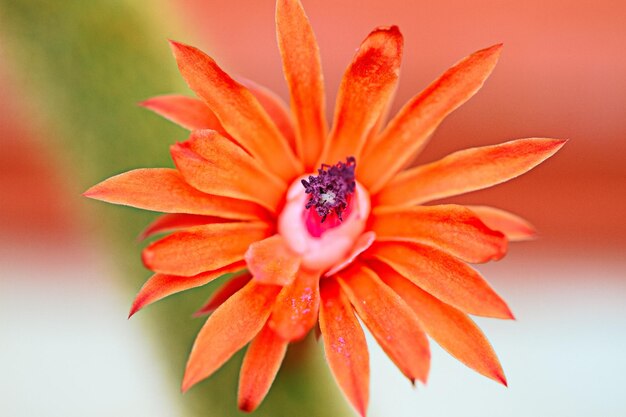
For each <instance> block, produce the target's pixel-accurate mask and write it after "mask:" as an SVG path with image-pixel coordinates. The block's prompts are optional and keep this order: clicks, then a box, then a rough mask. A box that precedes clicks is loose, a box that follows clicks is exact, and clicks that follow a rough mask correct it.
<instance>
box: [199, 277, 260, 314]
mask: <svg viewBox="0 0 626 417" xmlns="http://www.w3.org/2000/svg"><path fill="white" fill-rule="evenodd" d="M251 279H252V275H250V274H248V273H245V274H242V275H237V276H236V277H232V278H230V279H229V280H228V281H226V282H225V283H224V284H222V286H221V287H219V288H218V289H217V290H215V292H213V294H211V297H209V299H208V300H207V302H206V303H204V305H203V306H202V307H200V309H199V310H198V311H196V312H195V313H193V316H194V317H200V316H204V315H206V314H209V313H212V312H213V311H214V310H215V309H217V308H218V307H219V306H221V305H222V304H223V303H224V302H225V301H226V300H228V299H229V298H230V297H232V295H233V294H235V293H236V292H237V291H239V290H240V289H242V288H243V287H245V286H246V284H247V283H248V282H250V280H251Z"/></svg>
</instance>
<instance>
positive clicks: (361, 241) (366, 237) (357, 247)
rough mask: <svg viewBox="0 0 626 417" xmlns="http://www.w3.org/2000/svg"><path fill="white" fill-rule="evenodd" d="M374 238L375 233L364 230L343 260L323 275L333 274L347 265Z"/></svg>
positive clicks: (366, 247)
mask: <svg viewBox="0 0 626 417" xmlns="http://www.w3.org/2000/svg"><path fill="white" fill-rule="evenodd" d="M375 240H376V233H374V232H371V231H370V232H365V233H363V234H362V235H361V236H359V238H358V239H357V241H356V243H355V244H354V247H353V248H352V251H351V252H350V254H349V255H348V256H347V257H346V259H345V260H343V261H341V262H340V263H338V264H337V265H335V266H333V267H332V268H331V269H330V270H328V271H327V272H326V273H325V274H324V276H325V277H329V276H331V275H335V274H336V273H337V272H339V271H341V270H342V269H344V268H346V267H347V266H349V265H350V264H351V263H352V262H354V260H355V259H356V258H357V257H358V256H359V255H360V254H362V253H363V252H365V251H366V250H367V249H368V248H369V247H370V246H372V244H373V243H374V241H375Z"/></svg>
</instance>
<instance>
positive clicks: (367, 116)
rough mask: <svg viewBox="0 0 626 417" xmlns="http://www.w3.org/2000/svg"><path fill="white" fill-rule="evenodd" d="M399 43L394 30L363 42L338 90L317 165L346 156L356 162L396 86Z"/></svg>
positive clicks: (378, 31) (379, 31)
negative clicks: (322, 150)
mask: <svg viewBox="0 0 626 417" xmlns="http://www.w3.org/2000/svg"><path fill="white" fill-rule="evenodd" d="M402 43H403V39H402V35H401V34H400V31H399V30H398V27H397V26H391V27H388V28H378V29H376V30H374V31H373V32H372V33H370V34H369V36H368V37H367V38H366V39H365V41H363V43H362V44H361V47H360V48H359V50H358V51H357V53H356V56H355V57H354V60H353V61H352V64H350V66H349V67H348V69H347V71H346V73H345V74H344V76H343V80H342V81H341V85H340V86H339V94H338V96H337V103H336V104H335V119H334V121H333V128H332V130H331V132H330V138H329V141H328V143H327V144H326V149H325V152H324V157H323V158H322V161H321V162H325V163H327V164H331V165H333V164H336V163H337V162H338V161H343V160H345V159H346V157H348V156H354V157H356V158H357V162H358V161H359V153H360V152H361V149H362V148H363V145H364V143H365V139H366V138H367V136H368V134H369V132H370V131H371V129H372V128H374V126H375V125H376V123H377V121H378V119H379V118H380V116H381V114H382V113H383V112H384V110H385V107H386V105H387V103H388V101H389V98H390V97H391V95H392V94H393V92H394V90H395V87H396V83H397V82H398V75H399V73H400V61H401V58H402ZM318 165H319V164H318Z"/></svg>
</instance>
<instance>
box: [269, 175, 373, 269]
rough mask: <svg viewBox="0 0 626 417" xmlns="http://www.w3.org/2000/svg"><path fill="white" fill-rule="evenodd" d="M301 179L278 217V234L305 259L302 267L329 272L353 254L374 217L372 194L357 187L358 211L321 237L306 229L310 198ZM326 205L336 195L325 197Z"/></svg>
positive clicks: (355, 208) (290, 193)
mask: <svg viewBox="0 0 626 417" xmlns="http://www.w3.org/2000/svg"><path fill="white" fill-rule="evenodd" d="M302 178H307V177H306V176H304V177H301V178H298V179H297V180H296V181H294V182H293V184H292V185H291V187H289V190H288V191H287V202H286V203H285V208H284V209H283V211H282V212H281V213H280V216H279V217H278V233H280V235H281V236H282V237H283V238H284V239H285V241H286V242H287V244H288V245H289V247H290V248H291V250H293V251H294V252H295V253H297V254H299V255H300V256H301V257H302V263H301V265H302V266H303V267H304V268H307V269H311V270H315V271H327V270H329V269H330V268H332V267H333V266H335V265H337V264H338V263H340V262H341V261H343V260H344V259H345V258H346V257H347V256H348V255H349V254H350V252H351V250H352V248H353V247H354V244H355V242H356V240H357V239H358V238H359V236H361V234H362V233H363V231H364V230H365V223H366V222H367V217H368V216H369V213H370V199H369V193H368V192H367V190H365V188H364V187H363V186H362V185H361V184H359V183H358V182H357V183H356V189H355V195H354V197H355V198H353V204H354V207H353V208H352V211H351V212H350V214H349V215H348V216H347V217H346V218H345V219H344V220H343V222H342V223H341V224H340V225H339V226H337V227H334V228H332V229H329V230H327V231H325V232H324V233H323V234H322V236H320V237H313V236H311V235H310V234H309V231H308V229H307V226H306V221H305V214H306V210H305V208H304V206H305V205H306V203H307V199H308V198H309V196H308V195H307V194H306V193H305V191H304V187H303V186H302V184H301V182H300V180H301V179H302ZM321 198H322V199H324V200H325V201H332V200H331V199H333V200H334V199H335V195H334V193H326V194H321Z"/></svg>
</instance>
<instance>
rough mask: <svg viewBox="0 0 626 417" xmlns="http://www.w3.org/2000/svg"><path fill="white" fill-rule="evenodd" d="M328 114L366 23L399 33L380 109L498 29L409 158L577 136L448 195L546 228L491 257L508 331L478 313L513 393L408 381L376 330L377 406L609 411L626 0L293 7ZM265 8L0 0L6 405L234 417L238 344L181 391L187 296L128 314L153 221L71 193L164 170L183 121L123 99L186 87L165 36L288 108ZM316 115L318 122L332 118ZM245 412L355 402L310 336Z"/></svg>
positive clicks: (412, 411) (617, 362)
mask: <svg viewBox="0 0 626 417" xmlns="http://www.w3.org/2000/svg"><path fill="white" fill-rule="evenodd" d="M303 3H304V5H305V8H306V9H307V12H308V14H309V17H310V19H311V21H312V23H313V26H314V29H315V31H316V33H317V37H318V41H319V43H320V48H321V53H322V60H323V66H324V70H325V75H326V85H327V93H328V97H329V99H328V101H329V104H330V106H329V107H332V103H333V101H334V94H335V92H336V90H337V86H338V84H339V80H340V77H341V75H342V73H343V70H344V68H345V67H346V65H347V64H348V63H349V61H350V59H351V57H352V55H353V53H354V51H355V48H356V47H357V46H358V44H359V43H360V41H361V40H362V39H363V38H364V36H365V35H366V34H367V33H368V32H369V31H370V30H371V29H372V28H374V27H375V26H378V25H389V24H397V25H399V26H400V28H401V30H402V32H403V34H404V36H405V53H404V57H405V58H404V63H403V69H402V75H401V82H400V87H399V90H398V93H397V97H396V101H395V105H394V108H393V110H397V109H398V108H399V107H400V106H401V104H402V103H404V102H405V101H406V100H408V99H409V98H410V97H411V96H413V95H414V94H415V93H417V92H418V91H419V90H421V89H422V88H423V87H425V86H426V85H427V84H428V83H429V82H430V81H431V80H433V79H434V78H435V77H436V76H437V75H439V74H440V73H441V72H443V71H444V70H445V69H447V68H448V67H449V66H450V65H451V64H453V63H454V62H456V61H457V60H458V59H460V58H462V57H464V56H465V55H467V54H469V53H471V52H473V51H474V50H477V49H480V48H483V47H486V46H489V45H492V44H494V43H498V42H504V44H505V49H504V53H503V55H502V57H501V60H500V63H499V64H498V67H497V68H496V70H495V72H494V73H493V75H492V76H491V78H490V79H489V80H488V81H487V83H486V85H485V87H484V88H483V90H482V91H481V92H480V93H479V94H478V95H477V96H476V97H475V98H473V99H472V100H471V101H470V102H469V103H467V104H466V105H464V106H463V107H462V108H461V109H459V110H457V111H456V112H455V113H453V114H452V115H451V116H450V117H449V118H448V119H447V121H445V122H444V124H443V125H442V126H441V127H440V128H439V130H438V131H437V132H436V133H435V134H434V136H433V138H432V141H431V143H430V144H429V146H428V147H427V149H426V150H425V152H424V153H423V154H422V155H421V156H420V158H419V161H418V162H427V161H432V160H435V159H438V158H440V157H442V156H444V155H445V154H447V153H449V152H452V151H454V150H457V149H461V148H465V147H470V146H477V145H486V144H493V143H498V142H502V141H504V140H508V139H514V138H521V137H532V136H547V137H556V138H567V139H570V141H569V143H568V144H567V145H566V146H565V147H564V148H563V150H562V151H561V152H559V154H558V155H557V156H556V157H554V158H553V159H551V160H550V161H549V162H548V163H546V164H544V165H542V166H540V167H538V168H537V169H535V170H534V171H532V172H531V173H529V174H527V175H525V176H523V177H521V178H519V179H516V180H514V181H511V182H510V183H507V184H505V185H501V186H499V187H497V188H495V189H492V190H486V191H481V192H476V193H473V194H471V195H467V196H463V197H459V198H457V199H456V200H455V201H459V202H472V203H484V204H490V205H494V206H496V207H501V208H505V209H508V210H511V211H513V212H516V213H518V214H520V215H523V216H524V217H526V218H528V219H529V220H531V221H532V222H533V223H534V224H535V225H536V226H537V228H538V229H539V230H540V233H541V236H540V239H538V240H536V241H533V242H526V243H522V244H514V245H512V247H511V252H510V253H509V255H507V257H506V258H505V259H503V260H502V261H500V262H498V263H494V264H489V265H484V266H481V267H480V270H481V271H482V272H484V274H485V275H486V276H487V278H488V279H489V280H490V282H491V283H492V284H493V285H494V286H495V287H496V288H497V289H498V290H499V292H500V293H501V294H503V295H504V296H505V298H506V299H507V300H508V301H509V303H510V305H511V307H512V308H513V311H514V312H515V314H516V316H517V318H518V319H517V321H515V322H498V321H495V320H479V324H480V325H481V326H482V327H483V328H484V329H485V332H486V333H487V335H488V336H489V338H490V340H491V341H492V343H493V345H494V347H495V348H496V350H497V352H498V353H499V356H500V359H501V360H502V363H503V365H504V368H505V372H506V373H507V377H508V379H509V388H508V389H505V388H503V387H500V386H498V385H496V384H495V383H493V382H491V381H489V380H486V379H485V378H482V377H480V376H478V375H475V374H473V373H472V372H471V371H470V370H468V369H467V368H465V367H464V366H463V365H461V364H459V363H457V362H456V361H454V360H453V359H451V358H449V357H448V356H447V355H446V354H445V353H444V352H442V351H441V349H439V348H437V347H433V350H434V352H433V354H434V356H433V366H432V371H431V377H430V381H429V384H428V386H426V387H422V386H419V387H418V388H417V389H414V388H412V387H411V385H410V383H408V382H407V381H405V380H404V378H403V377H402V375H401V374H400V372H399V371H398V370H397V369H395V367H394V366H393V364H392V363H391V362H390V361H389V360H388V359H387V358H386V357H385V356H384V354H383V353H382V352H381V351H380V349H379V348H377V347H376V346H375V344H374V343H371V344H370V347H371V356H372V384H371V385H372V386H371V397H372V401H371V405H370V415H371V416H387V415H394V416H407V417H408V416H450V415H459V416H483V417H484V416H503V415H506V416H531V415H533V416H567V417H571V416H607V417H611V416H616V417H617V416H624V415H626V398H625V397H624V395H623V387H624V386H626V356H625V355H624V352H626V255H625V254H626V220H625V218H626V117H624V111H625V110H624V109H625V108H626V77H625V76H624V74H626V54H625V53H624V51H625V48H626V24H624V23H625V19H624V16H626V3H624V2H622V1H617V0H615V1H602V0H600V1H593V2H592V1H583V0H578V1H560V0H553V1H538V0H529V1H525V2H509V1H497V0H493V1H487V0H480V1H473V2H465V1H461V0H444V1H438V2H427V1H411V2H409V1H406V0H405V1H403V0H385V1H374V0H371V1H355V0H334V1H331V0H315V1H313V0H304V1H303ZM273 14H274V2H273V0H254V1H253V0H230V1H217V0H178V1H174V0H91V1H89V2H84V1H79V0H64V1H58V0H20V1H15V0H0V38H1V39H2V42H0V91H1V100H0V147H1V148H0V335H1V336H0V337H1V340H0V369H1V372H0V375H1V376H0V415H3V416H5V415H6V416H34V415H46V416H81V415H90V416H109V415H113V414H116V415H136V416H174V415H185V416H206V415H211V416H235V415H239V413H238V412H237V411H236V401H235V397H234V393H235V392H236V377H237V369H238V366H239V364H238V363H237V362H238V361H240V359H241V358H240V356H238V357H237V358H235V359H234V360H233V361H231V363H229V364H228V365H227V366H226V367H225V368H224V369H223V370H221V371H220V372H218V373H217V374H216V375H215V376H214V377H213V378H211V379H210V380H208V381H206V382H203V383H202V384H200V385H199V386H198V387H196V388H194V389H193V390H192V391H191V392H190V393H188V394H186V395H184V396H183V395H181V394H180V393H179V390H178V385H179V382H180V380H181V377H182V372H183V369H184V363H185V361H186V357H187V354H188V351H189V348H190V346H191V343H192V342H193V336H194V334H195V333H196V331H197V330H198V328H199V327H200V326H201V324H202V321H201V320H192V319H191V318H190V315H191V313H192V312H193V311H195V309H196V308H197V307H198V306H199V305H200V304H201V303H202V302H203V301H204V299H205V298H206V297H207V296H208V295H209V294H210V291H211V288H202V289H198V290H194V291H191V292H189V293H185V294H179V295H175V296H172V297H170V298H169V299H167V300H165V301H163V302H161V303H159V304H157V305H154V306H151V307H149V308H148V309H147V310H146V311H142V312H141V313H140V314H138V315H137V316H136V317H133V319H132V320H130V321H128V320H126V312H127V309H128V307H129V306H130V303H131V300H132V298H133V296H134V293H135V292H136V291H137V290H138V289H139V287H140V286H141V283H142V282H143V281H144V280H145V279H146V278H147V277H148V276H149V272H148V271H146V270H145V269H143V267H142V266H141V262H140V257H139V253H140V249H141V245H140V244H139V243H137V241H136V236H137V235H138V233H139V232H140V230H141V229H142V228H143V227H144V226H145V225H146V224H147V223H148V222H149V220H150V219H152V218H153V217H154V214H150V213H143V212H140V211H138V210H134V209H130V208H122V207H114V206H107V205H105V204H100V203H97V202H93V201H88V200H86V199H84V198H82V197H81V196H80V193H81V192H82V191H84V190H85V189H86V188H87V187H88V186H90V185H92V184H94V183H96V182H98V181H100V180H102V179H104V178H106V177H108V176H111V175H113V174H116V173H119V172H122V171H125V170H128V169H131V168H136V167H146V166H147V167H156V166H171V161H169V160H168V153H167V148H168V146H169V145H170V144H171V143H174V142H175V141H179V140H183V139H184V138H185V132H184V131H183V130H182V129H180V128H177V127H175V126H173V125H171V124H169V123H168V122H166V121H164V120H161V119H159V118H158V117H156V116H154V115H152V114H150V113H149V112H147V111H145V110H142V109H140V108H138V107H137V106H136V103H137V102H138V101H140V100H142V99H145V98H147V97H150V96H152V95H157V94H161V93H168V92H182V93H187V92H188V90H187V89H186V87H185V85H184V83H183V82H182V80H181V79H180V78H179V77H178V75H177V71H176V68H175V63H174V61H173V59H172V58H171V56H170V52H169V48H168V45H167V42H166V40H167V39H168V38H171V39H176V40H180V41H183V42H186V43H191V44H194V45H197V46H199V47H201V48H202V49H203V50H205V51H206V52H208V53H209V54H210V55H212V56H213V57H215V58H216V59H217V60H218V62H219V63H220V64H221V65H222V66H223V67H225V68H226V69H227V70H228V71H229V72H230V73H234V74H239V75H242V76H244V77H247V78H250V79H253V80H255V81H257V82H259V83H261V84H264V85H267V86H269V87H271V88H272V89H274V90H275V91H277V92H278V93H279V94H280V95H281V96H282V97H283V98H287V90H286V86H285V83H284V80H283V78H282V74H281V63H280V58H279V55H278V51H277V47H276V42H275V34H274V22H273ZM329 116H330V115H329ZM257 415H259V416H261V415H263V416H270V415H271V416H274V417H282V416H289V417H293V416H298V417H299V416H311V417H327V416H328V417H336V416H342V415H346V416H349V415H352V414H351V411H350V410H349V409H348V407H347V406H346V404H345V402H344V401H343V399H342V398H341V396H340V395H339V393H338V390H337V389H336V388H335V386H334V384H333V383H332V382H331V380H330V379H329V375H328V371H327V369H326V365H325V364H324V361H323V354H322V352H321V349H320V347H319V346H317V345H316V344H315V342H314V341H311V340H307V341H305V342H303V343H302V344H300V345H298V346H295V347H294V348H293V349H291V351H290V354H289V357H288V360H287V363H286V366H285V369H284V371H282V372H281V374H280V375H279V377H278V381H277V383H276V385H275V387H274V388H273V389H272V391H271V392H270V395H269V396H268V399H267V401H266V403H265V404H264V405H263V406H262V407H261V408H260V409H259V411H258V412H257Z"/></svg>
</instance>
